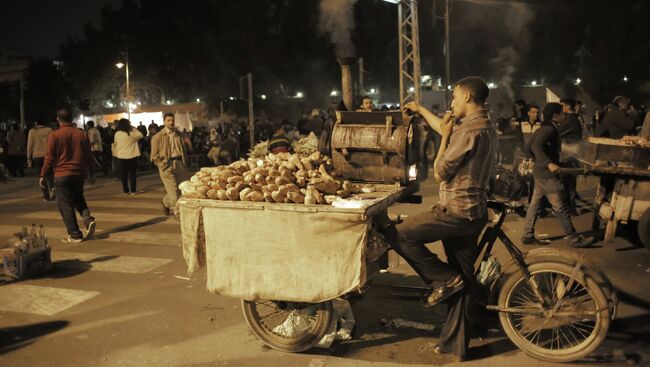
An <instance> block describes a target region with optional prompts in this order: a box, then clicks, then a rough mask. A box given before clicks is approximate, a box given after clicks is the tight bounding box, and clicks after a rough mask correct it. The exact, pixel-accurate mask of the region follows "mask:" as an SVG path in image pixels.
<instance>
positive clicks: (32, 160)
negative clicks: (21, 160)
mask: <svg viewBox="0 0 650 367" xmlns="http://www.w3.org/2000/svg"><path fill="white" fill-rule="evenodd" d="M51 133H52V128H50V127H47V126H45V121H43V120H37V121H36V124H35V126H34V127H33V128H31V129H30V130H29V134H28V135H27V164H28V165H29V166H31V167H34V169H35V170H36V174H37V175H39V174H40V172H41V169H43V163H44V162H45V151H46V149H47V139H48V137H49V136H50V134H51ZM41 191H42V193H43V200H44V201H50V200H53V199H54V198H55V190H54V176H53V175H52V173H51V172H50V173H49V174H48V175H47V176H45V187H41Z"/></svg>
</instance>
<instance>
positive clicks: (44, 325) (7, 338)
mask: <svg viewBox="0 0 650 367" xmlns="http://www.w3.org/2000/svg"><path fill="white" fill-rule="evenodd" d="M68 324H70V322H68V321H62V320H58V321H48V322H41V323H38V324H31V325H23V326H12V327H6V328H2V329H0V355H2V354H4V353H8V352H12V351H14V350H16V349H20V348H23V347H26V346H29V345H31V344H32V343H34V342H35V341H37V340H38V338H40V337H42V336H43V335H47V334H51V333H53V332H56V331H59V330H61V329H63V328H64V327H66V326H68Z"/></svg>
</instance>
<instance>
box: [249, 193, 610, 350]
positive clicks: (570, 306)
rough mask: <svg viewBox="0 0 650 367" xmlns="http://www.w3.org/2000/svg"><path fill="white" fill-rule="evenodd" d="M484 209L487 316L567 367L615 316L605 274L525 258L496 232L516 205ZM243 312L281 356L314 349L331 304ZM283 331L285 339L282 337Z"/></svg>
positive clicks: (520, 343) (519, 342)
mask: <svg viewBox="0 0 650 367" xmlns="http://www.w3.org/2000/svg"><path fill="white" fill-rule="evenodd" d="M488 207H489V208H491V209H492V210H494V211H495V212H497V213H499V214H498V215H499V217H498V221H497V222H496V223H492V224H488V226H487V227H486V229H485V231H484V232H483V235H482V236H481V239H480V241H479V243H478V247H479V257H478V259H477V266H475V269H476V275H477V276H479V275H480V274H481V267H480V265H481V264H490V263H491V265H492V269H493V270H494V274H493V275H494V276H492V277H489V278H490V280H489V281H488V282H487V283H488V284H487V285H488V287H489V289H490V293H491V299H492V300H493V301H495V300H496V304H488V305H486V309H488V310H492V311H496V312H498V314H499V320H500V323H501V326H502V327H503V329H504V331H505V333H506V335H507V336H508V338H509V339H510V340H511V341H512V342H513V343H514V344H515V345H516V346H517V347H518V348H520V349H521V350H522V351H524V352H525V353H527V354H529V355H531V356H532V357H535V358H537V359H541V360H545V361H550V362H570V361H575V360H578V359H581V358H583V357H585V356H587V355H588V354H590V353H592V352H593V351H594V350H595V349H596V348H598V346H599V345H600V344H601V343H602V341H603V340H604V339H605V336H606V335H607V331H608V329H609V324H610V320H613V319H614V317H615V316H616V307H617V303H618V299H617V296H616V292H615V290H614V288H613V287H612V285H611V283H610V282H609V280H608V279H607V277H606V276H605V274H604V273H603V272H602V271H601V270H600V269H598V268H597V267H596V266H594V265H592V264H589V263H588V262H587V261H585V259H584V257H582V256H579V255H577V254H575V253H574V252H571V251H566V250H558V249H552V248H539V249H534V250H531V251H528V252H527V253H526V254H524V253H523V252H521V251H520V250H519V249H518V248H517V246H516V245H515V244H514V243H513V242H512V241H511V240H510V239H509V238H508V236H507V235H506V234H505V232H504V231H503V229H501V226H502V225H503V223H504V221H505V218H506V215H507V214H508V213H512V212H515V211H517V210H519V209H521V207H522V204H520V203H514V202H501V201H488ZM497 239H499V240H500V241H501V242H502V243H503V245H504V246H505V248H506V250H507V252H508V254H509V255H510V256H511V258H512V259H511V260H510V261H509V262H507V263H505V264H503V265H501V264H498V261H497V260H496V259H495V258H494V257H493V256H491V254H492V250H493V247H494V244H495V243H496V240H497ZM484 268H487V266H485V265H484ZM499 269H501V270H499ZM242 308H243V312H244V316H245V318H246V322H247V323H248V326H249V327H250V329H251V331H252V332H253V333H254V334H255V335H256V336H257V337H258V338H259V339H261V340H262V341H263V342H264V343H265V344H267V345H268V346H270V347H271V348H274V349H277V350H280V351H284V352H300V351H304V350H307V349H309V348H311V347H312V346H314V345H316V344H317V343H318V342H319V341H320V340H321V339H322V338H323V336H324V335H325V333H326V332H327V330H328V329H329V325H330V322H331V319H332V313H333V312H332V301H325V302H321V303H317V304H309V303H300V302H285V301H269V300H256V301H245V300H244V301H242ZM267 309H268V310H269V311H268V312H266V313H265V312H264V310H267ZM273 321H275V322H273ZM286 325H290V326H291V332H289V333H287V332H286ZM283 328H284V329H283Z"/></svg>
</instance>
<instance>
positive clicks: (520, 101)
mask: <svg viewBox="0 0 650 367" xmlns="http://www.w3.org/2000/svg"><path fill="white" fill-rule="evenodd" d="M514 104H515V105H519V106H521V107H526V101H524V100H523V99H517V100H515V103H514Z"/></svg>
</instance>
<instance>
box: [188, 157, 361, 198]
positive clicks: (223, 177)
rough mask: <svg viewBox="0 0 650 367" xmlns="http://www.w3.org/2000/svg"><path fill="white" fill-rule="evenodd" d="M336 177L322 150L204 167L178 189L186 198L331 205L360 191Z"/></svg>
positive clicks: (330, 162) (329, 161) (358, 188)
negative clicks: (308, 153) (305, 154)
mask: <svg viewBox="0 0 650 367" xmlns="http://www.w3.org/2000/svg"><path fill="white" fill-rule="evenodd" d="M337 177H338V175H337V174H336V172H335V171H334V169H333V168H332V161H331V159H329V158H328V157H327V156H323V155H321V154H320V152H315V153H313V154H311V155H309V156H302V155H299V154H291V153H279V154H268V155H266V156H265V157H264V158H249V159H248V160H240V161H237V162H234V163H232V164H230V165H227V166H218V167H204V168H201V170H200V171H199V172H197V173H196V174H195V175H194V176H192V178H191V179H190V180H189V181H185V182H183V183H181V184H180V185H179V189H180V190H181V192H182V194H183V197H184V198H193V199H214V200H230V201H254V202H268V203H289V204H291V203H293V204H308V205H318V204H331V203H332V202H334V201H335V200H336V199H338V198H345V197H349V196H350V195H352V194H355V193H359V192H360V189H361V188H360V187H357V186H356V185H353V184H352V183H351V182H349V181H346V180H342V179H337Z"/></svg>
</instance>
